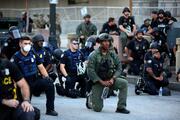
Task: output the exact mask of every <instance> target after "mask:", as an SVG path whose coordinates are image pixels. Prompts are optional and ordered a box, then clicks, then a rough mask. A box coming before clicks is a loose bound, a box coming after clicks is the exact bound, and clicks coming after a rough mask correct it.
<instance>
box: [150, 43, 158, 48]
mask: <svg viewBox="0 0 180 120" xmlns="http://www.w3.org/2000/svg"><path fill="white" fill-rule="evenodd" d="M150 49H158V43H157V42H152V43H151V44H150Z"/></svg>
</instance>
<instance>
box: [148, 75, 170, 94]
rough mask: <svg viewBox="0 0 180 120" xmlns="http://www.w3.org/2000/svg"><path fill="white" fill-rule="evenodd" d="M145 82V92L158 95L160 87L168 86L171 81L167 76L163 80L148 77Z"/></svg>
mask: <svg viewBox="0 0 180 120" xmlns="http://www.w3.org/2000/svg"><path fill="white" fill-rule="evenodd" d="M145 82H146V86H145V92H147V93H149V94H150V95H158V94H159V88H160V87H166V86H168V84H169V81H168V79H166V78H164V79H163V80H162V81H158V80H154V79H148V78H146V79H145Z"/></svg>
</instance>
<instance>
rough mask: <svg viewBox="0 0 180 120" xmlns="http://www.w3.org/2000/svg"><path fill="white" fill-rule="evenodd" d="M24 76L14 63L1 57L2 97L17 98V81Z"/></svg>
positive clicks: (0, 86) (0, 90)
mask: <svg viewBox="0 0 180 120" xmlns="http://www.w3.org/2000/svg"><path fill="white" fill-rule="evenodd" d="M22 78H23V75H22V73H21V72H20V71H19V69H18V67H17V66H16V65H15V64H14V63H11V62H9V61H8V60H5V59H0V99H1V100H2V99H17V94H16V87H15V83H16V82H18V81H19V80H21V79H22Z"/></svg>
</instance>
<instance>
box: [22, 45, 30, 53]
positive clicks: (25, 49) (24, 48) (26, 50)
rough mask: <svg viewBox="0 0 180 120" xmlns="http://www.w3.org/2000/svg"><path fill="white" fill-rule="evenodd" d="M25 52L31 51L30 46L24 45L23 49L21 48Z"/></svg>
mask: <svg viewBox="0 0 180 120" xmlns="http://www.w3.org/2000/svg"><path fill="white" fill-rule="evenodd" d="M22 49H23V50H24V51H25V52H29V51H30V50H31V45H25V46H24V47H23V48H22Z"/></svg>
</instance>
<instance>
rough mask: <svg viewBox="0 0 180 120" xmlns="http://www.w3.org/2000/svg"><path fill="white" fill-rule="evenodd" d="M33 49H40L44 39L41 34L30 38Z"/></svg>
mask: <svg viewBox="0 0 180 120" xmlns="http://www.w3.org/2000/svg"><path fill="white" fill-rule="evenodd" d="M32 41H33V43H34V47H35V49H41V48H42V47H43V42H44V37H43V36H42V35H41V34H37V35H35V36H34V37H33V38H32Z"/></svg>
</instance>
